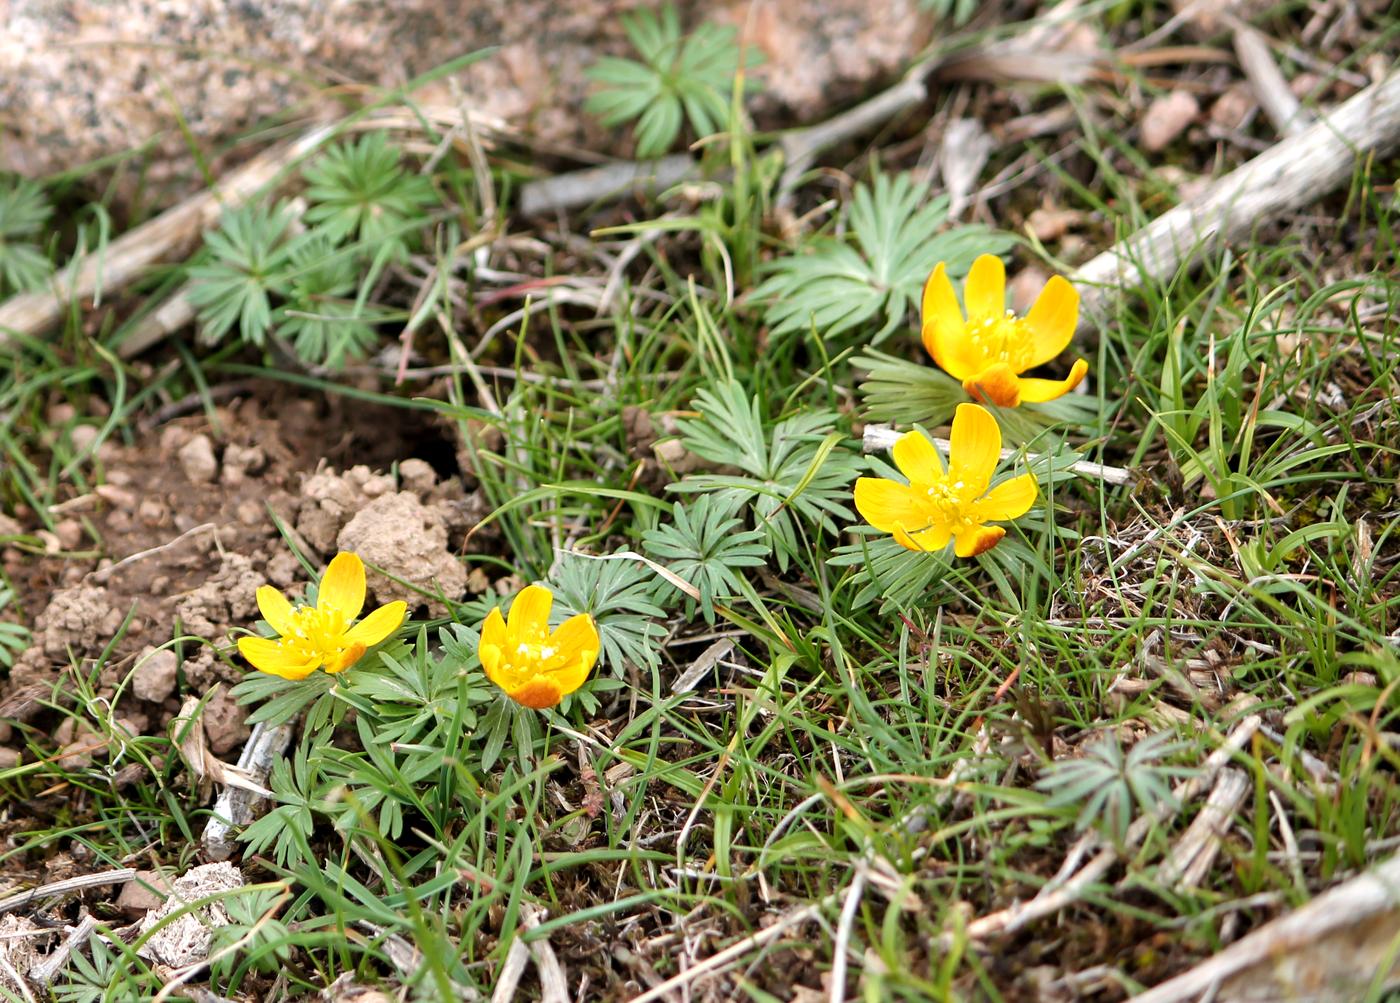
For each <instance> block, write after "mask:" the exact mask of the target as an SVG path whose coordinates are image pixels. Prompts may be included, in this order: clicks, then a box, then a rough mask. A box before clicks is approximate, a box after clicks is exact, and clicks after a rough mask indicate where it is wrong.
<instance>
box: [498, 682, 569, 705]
mask: <svg viewBox="0 0 1400 1003" xmlns="http://www.w3.org/2000/svg"><path fill="white" fill-rule="evenodd" d="M506 696H508V697H510V698H511V699H512V700H514V701H515V702H516V703H518V704H522V705H523V706H525V707H529V708H530V709H531V710H544V709H545V708H547V707H553V706H554V705H555V704H557V703H558V702H559V701H560V700H563V699H564V691H563V690H562V689H561V688H560V686H559V683H558V682H557V681H556V680H555V679H553V678H551V677H549V676H534V677H532V678H531V679H530V680H528V681H527V682H526V683H525V684H524V685H523V686H518V687H516V688H515V689H513V690H506Z"/></svg>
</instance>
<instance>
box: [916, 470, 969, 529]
mask: <svg viewBox="0 0 1400 1003" xmlns="http://www.w3.org/2000/svg"><path fill="white" fill-rule="evenodd" d="M915 486H916V487H922V488H923V495H922V496H921V498H920V500H921V501H922V502H923V506H924V510H925V511H926V512H928V514H929V516H930V518H929V522H930V523H933V522H943V523H946V524H947V526H948V528H949V529H950V530H951V531H953V532H955V533H956V532H958V531H959V530H961V529H968V528H970V527H972V526H975V525H977V521H976V520H975V519H973V518H972V514H971V512H970V508H971V505H970V504H969V502H968V500H967V499H965V498H964V497H963V491H964V490H965V489H966V485H965V484H963V482H962V481H954V482H949V481H947V480H940V481H934V482H933V483H931V484H922V485H915Z"/></svg>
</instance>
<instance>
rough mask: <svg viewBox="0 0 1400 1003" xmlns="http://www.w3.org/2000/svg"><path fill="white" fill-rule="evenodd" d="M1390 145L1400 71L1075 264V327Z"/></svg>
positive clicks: (1312, 196)
mask: <svg viewBox="0 0 1400 1003" xmlns="http://www.w3.org/2000/svg"><path fill="white" fill-rule="evenodd" d="M1397 143H1400V73H1392V74H1391V75H1390V76H1388V77H1386V78H1385V79H1384V80H1382V81H1380V82H1379V83H1376V84H1373V85H1372V86H1370V87H1367V88H1366V89H1365V90H1363V91H1361V93H1359V94H1357V95H1356V96H1355V97H1353V98H1351V99H1350V100H1349V101H1346V102H1345V103H1343V104H1342V105H1340V106H1339V107H1338V108H1337V109H1336V110H1335V111H1333V112H1332V113H1331V114H1329V115H1328V116H1326V117H1325V118H1323V119H1322V120H1321V121H1319V122H1318V123H1317V124H1316V125H1313V126H1311V127H1310V128H1308V129H1306V130H1305V131H1303V132H1300V133H1298V134H1297V135H1295V136H1289V137H1288V138H1286V139H1284V140H1282V141H1281V142H1279V143H1278V144H1276V145H1275V146H1273V147H1272V148H1270V149H1268V150H1266V151H1265V152H1263V153H1261V154H1260V155H1259V156H1257V157H1255V158H1254V159H1253V160H1251V161H1249V162H1248V163H1246V164H1244V165H1242V166H1240V167H1238V168H1236V169H1235V170H1233V171H1231V172H1230V173H1229V174H1227V175H1225V177H1223V178H1221V179H1220V180H1219V181H1216V182H1215V183H1214V184H1212V185H1211V186H1210V188H1209V189H1208V190H1207V191H1206V192H1204V193H1203V194H1202V195H1201V196H1199V197H1198V198H1195V199H1192V200H1191V201H1189V202H1184V203H1182V204H1181V205H1179V206H1177V207H1176V208H1175V209H1172V210H1171V211H1170V212H1168V213H1165V214H1164V215H1162V216H1160V217H1158V218H1157V219H1155V220H1153V221H1152V222H1151V223H1150V224H1148V225H1147V226H1145V227H1143V228H1142V229H1140V230H1138V231H1137V232H1136V233H1134V234H1132V235H1131V236H1129V237H1126V238H1125V239H1123V240H1121V241H1119V242H1118V243H1117V244H1115V245H1114V246H1113V247H1111V248H1109V249H1108V250H1107V251H1105V252H1103V253H1102V254H1100V255H1098V256H1097V257H1095V258H1093V259H1092V260H1090V261H1089V262H1088V263H1087V264H1085V265H1084V267H1082V268H1080V269H1079V271H1078V273H1077V274H1076V275H1075V276H1074V279H1075V281H1076V282H1077V283H1079V284H1081V286H1082V287H1083V306H1084V309H1083V310H1082V311H1081V313H1080V320H1079V326H1080V330H1081V331H1083V330H1085V329H1087V328H1089V327H1091V326H1092V321H1093V320H1094V319H1095V318H1096V317H1098V318H1102V316H1103V313H1104V306H1105V303H1106V301H1107V298H1108V294H1109V292H1110V291H1111V290H1113V289H1116V288H1120V287H1125V286H1135V285H1139V284H1141V283H1144V282H1152V281H1163V280H1165V279H1167V278H1169V277H1170V276H1172V275H1173V274H1175V272H1176V270H1177V269H1178V268H1180V267H1181V266H1182V265H1183V264H1185V263H1186V262H1188V261H1190V260H1192V259H1194V258H1198V257H1199V256H1200V255H1201V254H1203V253H1205V252H1206V251H1208V250H1210V249H1211V248H1213V247H1215V246H1217V245H1219V244H1220V243H1222V242H1228V241H1233V240H1236V239H1238V238H1240V237H1242V236H1244V235H1245V234H1247V233H1249V231H1250V230H1252V229H1254V228H1255V227H1257V226H1259V225H1260V224H1261V223H1265V222H1268V221H1269V220H1272V219H1274V218H1276V217H1278V216H1279V215H1281V214H1283V213H1285V212H1288V211H1289V210H1292V209H1296V208H1298V207H1299V206H1304V205H1308V204H1309V203H1311V202H1313V201H1314V200H1316V199H1317V198H1318V196H1320V195H1323V194H1324V193H1326V192H1330V191H1331V190H1332V189H1334V188H1336V187H1337V186H1338V185H1339V184H1341V183H1342V182H1343V181H1345V180H1346V179H1347V178H1348V177H1350V176H1351V172H1352V170H1353V169H1354V168H1355V166H1356V164H1357V162H1358V161H1359V160H1361V159H1362V158H1364V157H1367V156H1370V155H1377V156H1381V155H1384V154H1385V153H1387V152H1388V151H1389V150H1391V149H1393V148H1394V147H1395V146H1396V145H1397Z"/></svg>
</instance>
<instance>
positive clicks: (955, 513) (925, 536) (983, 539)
mask: <svg viewBox="0 0 1400 1003" xmlns="http://www.w3.org/2000/svg"><path fill="white" fill-rule="evenodd" d="M1000 457H1001V429H1000V428H998V427H997V422H996V419H995V418H993V417H992V416H991V414H989V413H988V412H987V411H986V409H985V408H982V407H979V406H978V405H976V404H959V405H958V410H957V413H956V414H955V415H954V416H953V432H952V436H951V437H950V439H949V443H948V469H947V470H946V471H945V470H944V469H943V460H942V458H941V457H940V456H939V455H938V450H937V449H936V448H935V447H934V445H933V443H932V442H930V441H929V439H928V437H927V436H925V435H924V434H923V433H922V432H908V433H906V434H905V435H902V436H900V438H899V439H898V441H896V442H895V444H894V462H895V466H897V467H899V472H900V473H902V474H903V475H904V476H905V477H907V478H909V483H908V484H900V483H898V482H897V481H891V480H887V479H885V478H883V477H861V478H859V479H858V480H857V481H856V509H857V510H858V511H859V512H860V514H861V515H862V516H864V518H865V520H866V522H868V523H870V525H872V526H874V527H875V528H876V529H878V530H880V531H882V532H885V533H892V534H894V538H895V540H896V541H897V542H899V543H900V544H901V545H902V546H905V547H908V548H909V549H910V550H922V551H930V552H931V551H936V550H942V549H943V548H944V547H946V546H947V545H948V540H949V538H952V540H953V541H954V550H955V552H956V553H957V555H958V556H959V557H975V556H976V555H978V554H981V553H984V552H985V551H988V550H990V549H991V548H992V547H994V546H996V544H997V541H998V540H1000V539H1001V538H1002V537H1003V536H1005V535H1006V530H1004V529H1002V528H1001V527H1000V526H988V525H986V523H988V522H992V521H994V520H1003V519H1015V518H1016V517H1018V516H1021V515H1025V514H1026V511H1027V510H1028V509H1029V508H1030V507H1031V505H1032V504H1034V502H1035V499H1036V494H1037V488H1036V482H1035V477H1033V476H1032V475H1030V474H1022V475H1021V476H1020V477H1013V478H1012V479H1011V480H1009V481H1003V482H1002V483H1000V484H998V485H997V486H996V487H994V488H992V489H991V490H990V491H989V490H987V488H988V486H989V485H990V484H991V482H992V472H993V471H994V470H996V466H997V460H998V459H1000Z"/></svg>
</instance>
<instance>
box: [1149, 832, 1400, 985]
mask: <svg viewBox="0 0 1400 1003" xmlns="http://www.w3.org/2000/svg"><path fill="white" fill-rule="evenodd" d="M1397 938H1400V857H1391V858H1390V859H1389V860H1387V861H1386V862H1385V863H1383V864H1380V865H1379V866H1377V867H1375V868H1373V869H1372V870H1370V871H1367V872H1366V873H1364V874H1360V875H1358V876H1357V877H1354V878H1352V879H1351V880H1350V881H1347V882H1344V883H1343V884H1340V885H1338V886H1337V887H1336V888H1333V889H1331V890H1330V891H1327V892H1324V893H1323V894H1321V895H1319V896H1317V898H1315V899H1313V900H1312V901H1311V902H1309V903H1308V904H1307V905H1305V906H1302V907H1301V908H1299V909H1296V910H1294V911H1293V912H1291V913H1289V914H1288V915H1286V916H1281V917H1279V918H1278V919H1276V920H1274V921H1272V922H1270V923H1266V924H1265V925H1264V926H1261V927H1260V928H1259V929H1257V930H1255V931H1253V932H1252V933H1250V934H1249V935H1248V936H1246V937H1244V938H1242V939H1241V940H1239V941H1238V942H1236V943H1234V944H1231V945H1230V946H1229V947H1227V948H1225V949H1224V950H1223V951H1221V952H1220V953H1219V954H1217V955H1215V957H1213V958H1210V959H1208V960H1206V961H1204V962H1202V963H1201V964H1199V965H1197V966H1196V967H1195V968H1193V969H1191V970H1190V971H1187V972H1183V973H1182V974H1180V975H1178V976H1176V978H1173V979H1169V980H1167V981H1166V982H1163V983H1161V984H1160V985H1157V986H1155V987H1154V988H1152V989H1149V990H1148V991H1147V992H1145V993H1143V994H1142V995H1140V996H1134V997H1133V1003H1187V1001H1195V1000H1200V999H1207V998H1208V999H1211V1000H1214V1001H1216V1003H1226V1001H1232V1000H1240V1001H1243V1000H1246V999H1248V1000H1264V999H1279V1000H1282V999H1311V1000H1343V999H1360V998H1362V996H1364V995H1365V990H1366V987H1367V986H1368V985H1369V984H1370V983H1371V981H1372V980H1373V979H1375V978H1376V977H1377V975H1379V976H1380V977H1381V979H1382V981H1383V983H1384V984H1386V985H1394V984H1395V983H1396V981H1397V978H1398V977H1400V968H1397V957H1396V953H1395V949H1394V948H1395V943H1396V941H1397Z"/></svg>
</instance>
